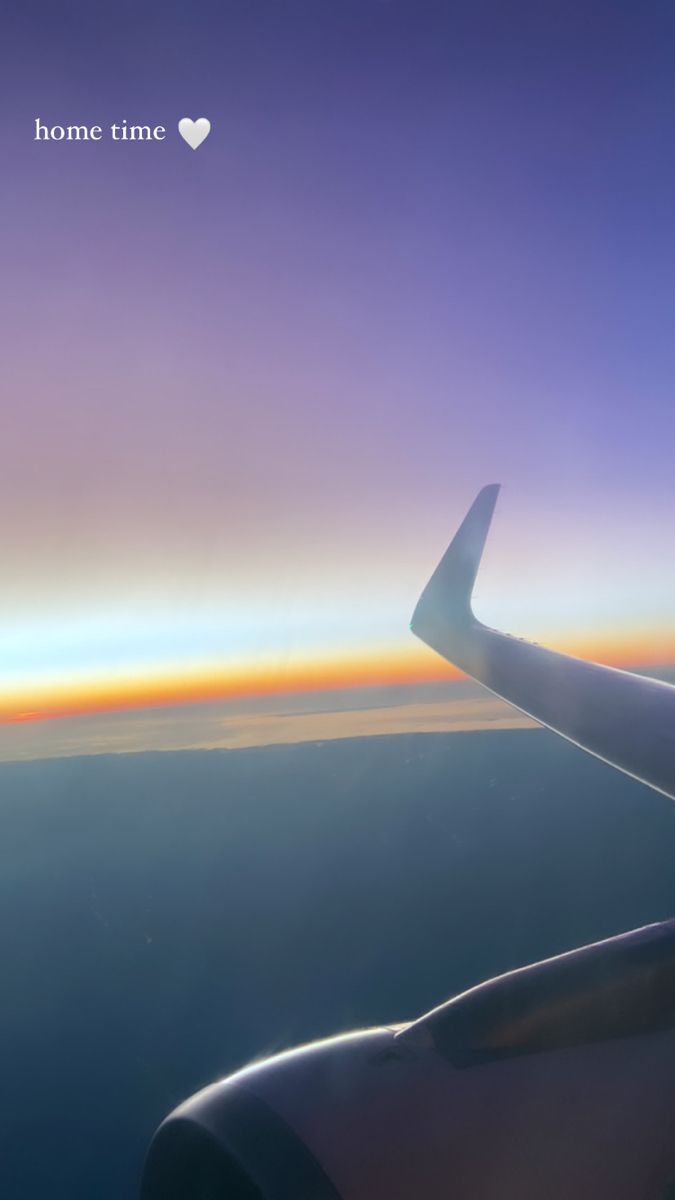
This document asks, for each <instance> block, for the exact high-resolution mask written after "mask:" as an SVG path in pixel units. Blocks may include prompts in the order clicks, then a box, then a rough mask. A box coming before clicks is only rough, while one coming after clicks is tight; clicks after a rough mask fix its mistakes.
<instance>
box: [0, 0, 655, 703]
mask: <svg viewBox="0 0 675 1200" xmlns="http://www.w3.org/2000/svg"><path fill="white" fill-rule="evenodd" d="M3 25H4V36H3V44H2V50H1V51H0V54H1V55H2V58H3V61H2V62H1V63H0V68H1V69H0V79H1V80H2V85H1V86H2V91H3V93H4V100H5V106H4V107H5V111H6V112H7V111H9V114H10V116H9V119H7V120H6V126H7V128H6V132H5V148H4V162H5V171H4V176H3V181H2V185H1V186H2V210H3V222H2V228H3V233H2V235H1V236H2V247H1V250H2V254H1V259H2V283H3V286H2V293H1V294H2V300H1V304H2V312H1V314H0V315H1V319H2V325H1V328H2V335H1V336H2V342H3V352H2V356H1V359H0V373H1V374H2V380H3V385H4V386H3V404H2V408H1V410H0V426H1V428H0V434H1V437H0V509H1V510H2V512H3V514H4V516H5V521H4V522H3V531H4V532H3V551H2V553H3V562H4V566H5V570H4V572H3V574H4V586H3V593H2V596H0V621H1V622H2V628H3V630H4V631H5V632H4V633H3V634H1V635H0V666H1V660H2V657H3V655H4V659H5V665H4V667H2V674H3V678H4V679H5V680H8V681H9V682H8V684H7V686H8V687H9V689H10V691H11V689H12V688H13V687H15V686H17V685H18V683H20V682H21V681H24V682H25V681H26V680H28V681H30V680H31V679H35V680H37V681H39V680H41V679H43V678H45V677H46V676H47V675H49V677H50V678H54V679H57V678H59V677H60V676H63V677H64V678H65V677H71V676H72V674H73V673H77V672H78V671H86V670H88V669H90V668H91V669H92V670H99V671H106V670H115V671H119V670H122V671H123V670H124V669H126V668H127V667H129V668H133V669H141V668H143V669H145V668H146V667H147V669H148V670H151V669H154V667H156V666H161V665H162V664H167V663H168V664H169V665H171V664H172V663H176V664H180V663H181V662H196V661H206V660H209V659H212V658H216V659H218V658H222V659H223V660H224V659H226V658H227V657H228V655H232V654H236V655H239V657H240V658H241V659H242V661H244V660H245V659H246V655H248V654H271V655H277V656H281V657H283V656H286V657H288V656H289V655H290V656H292V655H293V654H294V653H297V652H299V651H302V652H303V653H314V652H317V653H321V652H323V650H325V649H331V650H335V649H336V648H338V649H339V648H342V647H344V648H345V652H349V653H352V652H353V653H358V652H359V651H360V649H361V648H363V647H373V646H374V647H375V648H377V646H379V645H380V644H381V646H382V653H386V649H387V647H388V646H390V645H391V644H392V643H394V642H396V640H397V639H399V640H400V642H401V643H403V642H404V641H405V639H406V637H407V632H406V630H407V620H408V617H409V614H410V610H411V608H412V604H413V603H414V600H415V598H416V594H417V592H418V591H419V588H420V587H421V585H422V584H423V582H424V580H425V578H426V576H427V575H428V574H429V572H430V570H431V568H432V567H433V565H434V562H435V560H436V559H437V557H438V556H439V554H440V552H441V551H442V549H443V548H444V545H445V543H446V542H447V540H448V538H449V536H450V534H451V533H452V531H453V527H454V525H455V524H456V523H457V521H458V520H459V519H460V518H461V516H462V513H463V510H464V508H465V507H467V506H468V503H469V502H470V500H471V499H472V496H473V494H474V493H475V491H477V489H478V488H479V487H480V486H481V485H482V484H483V483H486V482H491V481H492V480H500V481H501V482H502V483H503V484H504V485H505V491H504V496H503V499H502V501H501V504H500V514H499V517H498V521H497V524H496V528H495V534H494V544H493V545H491V547H490V550H489V556H488V559H487V561H486V570H485V575H484V576H483V578H482V584H481V594H480V596H479V603H482V604H483V605H484V610H483V614H482V615H485V616H486V617H487V618H489V619H493V620H495V621H496V622H501V623H502V624H504V623H506V624H507V625H508V626H509V627H511V628H513V629H514V631H517V632H524V633H532V634H535V635H536V634H539V635H543V636H546V635H548V636H549V640H551V639H553V640H555V638H556V636H558V635H563V634H565V635H567V633H568V632H569V630H570V628H572V627H574V628H578V629H579V630H580V631H581V633H582V634H584V635H593V634H597V633H601V632H604V633H606V632H607V630H609V632H610V633H611V632H612V630H614V631H615V632H616V636H617V637H620V636H624V634H625V632H626V631H629V632H630V631H632V632H634V633H636V634H637V633H644V631H645V630H652V631H655V632H654V636H658V637H661V636H663V638H664V639H665V641H667V637H668V636H670V640H671V644H672V642H673V640H674V639H675V617H673V615H672V614H673V613H674V612H675V565H673V554H672V552H671V547H672V545H673V543H674V542H675V536H674V535H675V505H674V503H673V501H674V499H675V478H674V475H673V469H672V461H673V433H674V432H675V428H674V427H675V417H674V415H673V414H674V413H675V405H674V403H673V380H674V378H675V370H674V368H675V337H674V336H673V314H674V313H675V303H674V301H675V295H674V291H675V289H674V279H673V263H674V261H675V258H674V251H675V220H674V214H675V8H674V7H673V6H672V4H670V3H658V4H657V3H649V2H647V3H643V4H640V5H634V4H630V5H629V4H624V3H617V2H616V0H612V2H611V3H610V2H607V3H597V2H595V0H586V2H584V3H574V2H570V0H566V2H564V3H562V2H561V3H555V2H553V3H547V4H541V3H535V2H533V3H528V4H525V3H514V4H509V5H505V4H504V3H502V2H497V0H494V2H491V3H478V2H476V0H472V2H470V3H466V4H454V3H451V2H447V3H427V2H425V0H391V2H386V0H352V2H349V0H304V2H299V0H298V2H292V0H275V2H271V0H270V2H268V3H262V2H259V0H240V2H239V3H230V2H229V0H219V2H218V3H212V4H204V3H198V2H197V3H194V4H190V5H187V4H185V3H182V4H176V3H171V2H169V3H167V2H163V3H162V4H159V3H152V2H150V3H144V4H142V5H138V4H137V3H125V2H121V3H115V4H114V5H112V4H111V5H108V6H104V5H102V4H91V3H89V2H86V3H85V2H82V3H73V2H71V3H67V2H66V3H59V4H58V5H56V4H53V3H48V2H46V0H44V2H41V3H37V2H31V0H22V2H21V3H18V2H17V0H14V2H13V3H10V4H9V6H8V13H7V18H3ZM185 115H191V116H194V117H197V116H201V115H204V116H207V117H209V118H210V120H211V122H212V133H211V136H210V138H209V139H208V141H207V142H206V143H205V144H204V145H203V146H202V147H201V148H200V149H199V150H198V151H197V152H194V153H193V152H192V151H191V150H189V149H188V148H187V147H186V146H185V145H184V143H183V142H182V141H181V140H180V138H179V137H178V135H177V133H176V124H177V122H178V120H179V118H180V117H182V116H185ZM38 116H39V117H40V118H41V119H42V120H43V121H44V122H45V123H46V124H49V125H51V124H64V125H65V124H68V123H71V122H73V123H89V124H100V125H102V126H107V125H109V123H110V122H113V121H118V122H119V121H121V120H122V119H123V118H126V119H127V120H128V121H130V122H132V121H133V122H139V123H144V124H150V125H156V124H163V125H165V126H166V127H167V130H168V135H167V139H166V140H165V141H164V142H160V143H156V144H150V145H148V144H135V143H134V144H124V143H117V144H114V143H112V142H111V141H110V140H108V139H106V140H104V141H101V142H100V143H97V144H81V143H75V144H66V143H53V144H52V143H49V144H44V143H36V142H34V141H33V140H32V133H33V124H34V120H35V118H36V117H38ZM665 641H664V644H665Z"/></svg>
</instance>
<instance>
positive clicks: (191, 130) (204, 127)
mask: <svg viewBox="0 0 675 1200" xmlns="http://www.w3.org/2000/svg"><path fill="white" fill-rule="evenodd" d="M178 132H179V134H180V136H181V137H182V138H184V139H185V141H186V142H187V144H188V146H192V149H193V150H196V149H197V146H201V144H202V142H203V141H204V138H207V137H208V136H209V134H210V132H211V122H210V121H209V120H207V118H206V117H199V118H198V120H196V121H193V120H192V117H182V118H181V120H180V121H179V122H178Z"/></svg>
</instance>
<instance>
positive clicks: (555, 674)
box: [410, 484, 675, 799]
mask: <svg viewBox="0 0 675 1200" xmlns="http://www.w3.org/2000/svg"><path fill="white" fill-rule="evenodd" d="M498 494H499V485H498V484H491V485H489V486H488V487H484V488H483V489H482V491H480V492H479V493H478V496H477V497H476V499H475V500H474V502H473V504H472V506H471V508H470V509H469V511H468V513H467V515H466V517H465V518H464V520H463V522H462V524H461V525H460V527H459V530H458V531H457V533H456V534H455V537H454V538H453V540H452V542H451V543H450V546H449V547H448V549H447V550H446V552H445V554H444V556H443V558H442V559H441V561H440V563H439V564H438V566H437V567H436V570H435V571H434V573H433V575H432V576H431V579H430V580H429V582H428V584H427V586H426V587H425V589H424V591H423V592H422V595H421V596H420V599H419V601H418V603H417V607H416V608H415V611H414V613H413V617H412V621H411V624H410V628H411V630H412V632H413V633H414V634H415V635H416V636H417V637H418V638H420V640H421V641H423V642H425V643H426V645H428V646H430V647H431V648H432V650H436V651H437V653H438V654H440V655H442V657H443V658H445V659H447V660H448V661H449V662H451V663H453V664H454V665H455V666H457V667H459V668H460V669H461V670H462V671H464V672H465V673H466V674H467V675H470V676H471V677H472V678H473V679H476V680H477V681H478V682H479V683H482V684H483V686H484V687H486V688H489V690H490V691H491V692H494V694H495V695H497V696H500V697H501V698H502V699H503V700H507V701H508V703H509V704H512V705H514V707H515V708H518V709H520V710H521V712H524V713H526V714H527V715H528V716H530V717H533V718H534V719H535V720H536V721H539V722H540V724H542V725H545V726H546V727H547V728H548V729H552V730H553V731H554V733H558V734H560V735H561V737H564V738H567V739H568V741H570V742H573V743H574V744H575V745H576V746H579V747H580V748H581V749H582V750H587V751H588V753H589V754H593V755H595V756H596V758H600V759H602V760H603V761H604V762H606V763H609V764H610V765H611V766H613V767H616V768H617V769H618V770H620V771H624V772H625V773H626V774H627V775H632V776H633V778H635V779H639V780H640V781H641V782H642V783H646V784H647V785H648V786H649V787H652V788H655V789H656V791H659V792H663V793H664V795H666V796H670V797H671V799H675V687H672V686H671V685H670V684H667V683H662V682H661V681H659V680H656V679H647V678H645V677H644V676H642V675H634V674H631V673H629V672H628V671H620V670H616V669H615V668H613V667H606V666H601V665H599V664H598V663H593V662H586V661H584V660H582V659H579V658H574V657H572V656H571V655H569V654H559V653H557V652H556V651H554V650H547V649H544V648H543V647H541V646H536V645H533V644H532V643H530V642H526V641H522V640H521V639H520V638H514V637H511V636H510V635H508V634H505V633H500V632H499V631H498V630H496V629H490V628H489V627H488V626H487V625H483V624H482V623H481V622H480V621H478V620H477V619H476V617H475V616H474V614H473V611H472V608H471V596H472V593H473V587H474V582H475V579H476V575H477V572H478V567H479V565H480V560H481V557H482V554H483V548H484V546H485V541H486V538H487V534H488V530H489V528H490V523H491V521H492V514H493V512H494V508H495V504H496V501H497V496H498Z"/></svg>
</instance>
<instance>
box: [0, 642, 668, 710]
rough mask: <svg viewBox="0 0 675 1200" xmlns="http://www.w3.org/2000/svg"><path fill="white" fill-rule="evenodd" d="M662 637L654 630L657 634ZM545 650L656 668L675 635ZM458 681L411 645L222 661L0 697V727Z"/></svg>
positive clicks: (434, 658)
mask: <svg viewBox="0 0 675 1200" xmlns="http://www.w3.org/2000/svg"><path fill="white" fill-rule="evenodd" d="M660 632H661V631H660ZM548 644H549V645H550V647H551V648H552V649H556V650H559V651H562V652H563V653H568V654H574V655H577V656H578V657H581V658H585V659H591V660H594V661H596V662H601V663H605V664H607V665H609V666H615V667H624V668H631V667H642V668H649V667H656V666H661V665H665V664H666V663H675V631H673V632H672V633H671V632H670V631H669V636H668V637H667V638H664V637H663V636H660V637H659V636H658V635H656V636H655V634H654V633H653V632H652V633H650V634H649V635H647V634H642V635H635V634H633V635H631V636H626V637H624V638H617V637H616V636H613V637H607V638H604V639H598V638H596V639H593V640H590V639H586V640H584V641H583V642H582V641H579V640H577V641H574V642H572V641H571V640H563V639H560V640H557V641H556V642H555V644H554V643H553V641H552V640H551V641H550V642H549V643H548ZM461 678H463V675H462V673H461V672H460V671H458V670H457V669H456V668H454V667H452V666H451V665H450V664H449V663H447V662H445V661H444V660H443V659H442V658H440V657H439V656H438V655H435V654H434V653H433V652H432V651H430V650H428V649H427V648H426V647H425V646H423V645H421V644H420V643H418V642H416V641H411V642H410V644H409V645H408V646H405V647H404V646H397V647H394V648H392V649H391V650H390V651H388V652H384V651H382V650H378V652H377V653H376V654H375V653H371V654H368V653H362V654H353V655H351V656H350V657H346V656H345V657H343V658H336V657H333V658H330V657H328V656H326V657H322V658H318V657H317V658H316V659H314V660H311V659H309V660H306V661H305V660H303V661H299V662H298V661H289V662H288V663H286V664H283V665H277V666H274V667H270V666H267V665H261V664H252V665H251V666H249V667H246V668H244V667H241V666H239V667H237V668H236V669H233V668H232V667H231V666H230V667H228V665H227V664H225V663H219V664H214V665H213V666H203V667H197V668H192V669H191V670H188V669H185V670H181V669H180V668H175V667H174V668H167V669H165V670H162V671H157V672H155V673H148V674H147V675H143V676H137V675H134V674H133V673H132V672H131V671H130V672H129V674H128V675H126V676H124V675H120V677H119V678H117V679H110V678H103V677H101V678H94V679H87V680H80V681H77V682H64V683H50V684H44V685H41V686H35V687H32V688H30V689H28V688H27V687H25V688H22V689H21V690H19V689H15V690H14V691H12V692H9V691H8V692H6V693H5V694H4V695H2V694H1V693H0V724H18V723H24V722H29V721H44V720H50V719H55V718H63V717H74V716H87V715H92V716H93V715H94V714H97V713H103V712H121V711H126V710H129V711H131V710H134V709H145V708H160V707H174V706H178V705H183V704H199V703H208V702H211V701H219V700H220V701H228V700H237V699H240V698H241V699H244V698H252V697H264V696H278V695H283V694H289V695H293V694H298V693H303V692H320V691H338V690H346V689H351V688H359V687H378V686H397V685H398V686H401V685H414V684H429V683H438V682H443V681H452V680H457V679H461Z"/></svg>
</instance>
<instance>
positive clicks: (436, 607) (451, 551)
mask: <svg viewBox="0 0 675 1200" xmlns="http://www.w3.org/2000/svg"><path fill="white" fill-rule="evenodd" d="M499 488H500V485H499V484H498V483H490V484H488V486H487V487H484V488H482V489H481V490H480V492H479V493H478V495H477V496H476V499H475V500H474V502H473V504H472V505H471V508H470V509H469V511H468V513H467V514H466V516H465V518H464V520H463V521H462V524H461V525H460V527H459V529H458V530H457V533H456V534H455V536H454V538H453V539H452V541H451V543H450V545H449V546H448V549H447V550H446V552H445V554H444V555H443V558H442V559H441V561H440V562H439V564H438V566H437V567H436V570H435V571H434V573H433V575H432V576H431V579H430V580H429V582H428V584H427V586H426V587H425V589H424V591H423V592H422V595H421V596H420V598H419V600H418V602H417V607H416V608H415V611H414V613H413V616H412V621H411V622H410V628H411V630H412V632H413V633H414V634H415V636H416V637H418V638H420V639H421V641H423V642H426V644H427V645H428V646H431V648H432V649H433V650H438V651H439V653H441V654H443V653H444V652H445V648H446V647H447V639H448V633H451V632H461V631H462V630H463V629H465V628H466V626H467V624H469V623H470V622H471V621H472V620H473V613H472V611H471V594H472V592H473V586H474V583H475V579H476V575H477V573H478V567H479V565H480V560H481V558H482V555H483V549H484V546H485V541H486V538H487V535H488V530H489V528H490V523H491V521H492V514H493V512H494V509H495V504H496V503H497V496H498V495H499ZM439 642H440V645H441V646H443V647H444V649H441V648H440V646H439Z"/></svg>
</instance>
